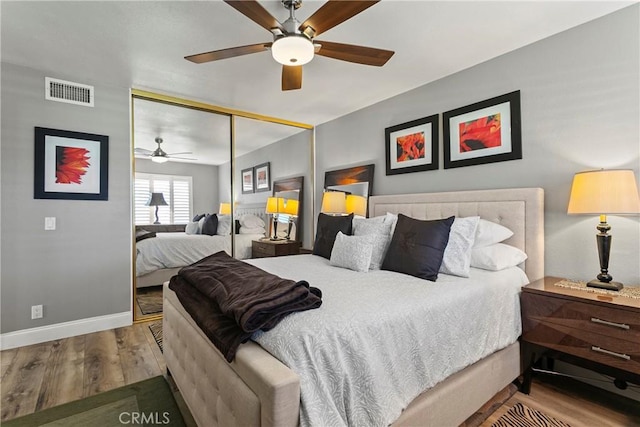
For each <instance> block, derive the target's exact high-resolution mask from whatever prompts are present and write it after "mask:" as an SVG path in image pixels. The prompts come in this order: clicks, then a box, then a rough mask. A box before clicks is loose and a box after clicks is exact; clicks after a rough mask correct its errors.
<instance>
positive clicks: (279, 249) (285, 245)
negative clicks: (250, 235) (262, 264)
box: [251, 239, 300, 258]
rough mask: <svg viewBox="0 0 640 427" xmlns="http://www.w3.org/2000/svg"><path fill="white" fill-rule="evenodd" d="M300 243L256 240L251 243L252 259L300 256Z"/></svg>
mask: <svg viewBox="0 0 640 427" xmlns="http://www.w3.org/2000/svg"><path fill="white" fill-rule="evenodd" d="M299 253H300V242H296V241H294V240H269V239H264V240H254V241H252V242H251V258H267V257H274V256H283V255H298V254H299Z"/></svg>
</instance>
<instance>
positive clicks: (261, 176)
mask: <svg viewBox="0 0 640 427" xmlns="http://www.w3.org/2000/svg"><path fill="white" fill-rule="evenodd" d="M253 171H254V173H255V178H256V193H257V192H259V191H271V173H270V171H269V162H267V163H263V164H261V165H258V166H254V167H253Z"/></svg>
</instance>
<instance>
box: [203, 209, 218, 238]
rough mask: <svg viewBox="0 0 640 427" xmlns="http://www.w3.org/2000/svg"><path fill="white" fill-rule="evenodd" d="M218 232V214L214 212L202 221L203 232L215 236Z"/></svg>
mask: <svg viewBox="0 0 640 427" xmlns="http://www.w3.org/2000/svg"><path fill="white" fill-rule="evenodd" d="M217 232H218V215H216V214H213V215H209V214H207V216H205V217H204V222H203V223H202V232H201V233H202V234H208V235H209V236H215V234H216V233H217Z"/></svg>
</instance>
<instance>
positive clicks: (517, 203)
mask: <svg viewBox="0 0 640 427" xmlns="http://www.w3.org/2000/svg"><path fill="white" fill-rule="evenodd" d="M387 212H391V213H395V214H398V213H402V214H405V215H407V216H411V217H413V218H417V219H438V218H446V217H449V216H452V215H455V216H459V217H466V216H475V215H478V216H480V217H481V218H484V219H486V220H489V221H492V222H496V223H498V224H502V225H504V226H505V227H507V228H509V229H510V230H512V231H513V233H514V234H513V236H512V237H511V238H509V239H508V240H506V241H505V243H507V244H509V245H512V246H515V247H517V248H519V249H522V250H523V251H525V253H526V254H527V255H528V258H527V261H525V263H524V266H522V267H523V269H524V271H525V273H526V274H527V277H529V280H532V281H533V280H536V279H540V278H542V277H543V276H544V191H543V190H542V189H541V188H513V189H500V190H475V191H453V192H445V193H420V194H402V195H388V196H371V197H369V216H379V215H384V214H385V213H387Z"/></svg>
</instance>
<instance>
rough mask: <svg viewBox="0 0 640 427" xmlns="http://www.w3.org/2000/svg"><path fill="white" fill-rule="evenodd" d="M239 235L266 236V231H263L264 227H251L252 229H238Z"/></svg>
mask: <svg viewBox="0 0 640 427" xmlns="http://www.w3.org/2000/svg"><path fill="white" fill-rule="evenodd" d="M238 233H239V234H263V235H264V234H267V231H266V230H265V228H264V227H253V228H248V227H240V231H239V232H238Z"/></svg>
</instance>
